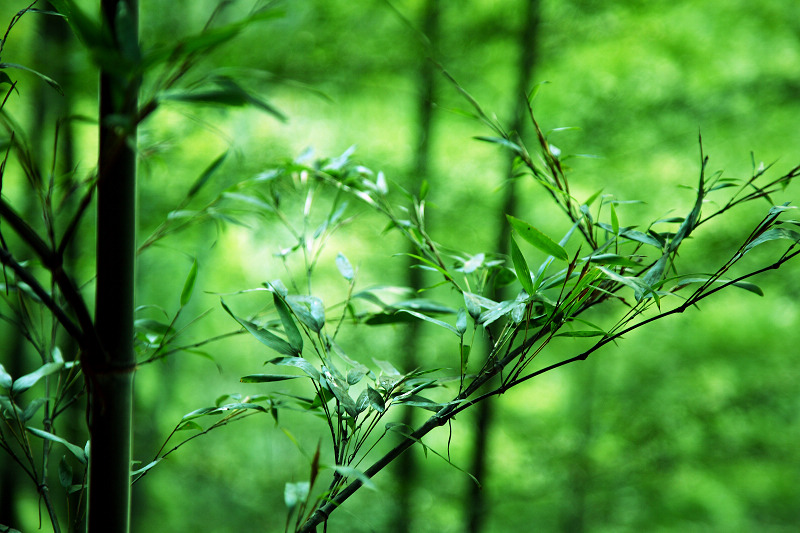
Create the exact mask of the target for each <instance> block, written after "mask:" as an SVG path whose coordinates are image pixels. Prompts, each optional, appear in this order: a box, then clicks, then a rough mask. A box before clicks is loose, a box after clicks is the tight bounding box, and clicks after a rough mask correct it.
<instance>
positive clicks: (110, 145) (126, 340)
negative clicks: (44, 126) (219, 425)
mask: <svg viewBox="0 0 800 533" xmlns="http://www.w3.org/2000/svg"><path fill="white" fill-rule="evenodd" d="M101 7H102V12H103V16H104V20H105V22H106V24H107V25H108V28H109V30H110V34H111V36H112V38H113V40H114V45H115V46H116V47H117V49H118V50H119V51H120V54H122V55H125V54H130V53H131V50H137V49H138V1H137V0H102V1H101ZM138 87H139V80H138V78H136V77H131V76H130V75H128V74H121V73H117V74H114V73H111V72H108V71H101V73H100V152H99V163H98V185H97V285H96V287H97V288H96V297H95V298H96V301H95V327H96V330H97V334H98V338H99V339H98V340H99V341H100V345H101V347H102V349H101V350H97V351H95V352H94V353H88V354H85V361H84V362H85V363H88V364H86V368H85V371H86V374H87V379H88V381H89V384H90V388H89V401H90V406H89V431H90V439H91V452H90V455H89V499H88V505H89V507H88V524H89V533H101V532H102V533H106V532H108V533H117V532H127V531H128V530H129V527H130V526H129V524H130V492H131V491H130V461H131V427H132V425H131V419H132V396H133V372H134V368H135V357H134V352H133V304H134V303H133V289H134V257H135V222H136V214H135V207H136V205H135V204H136V202H135V197H136V148H135V142H136V122H135V116H136V108H137V104H138V101H137V96H138ZM112 116H116V118H119V117H124V118H127V119H129V122H128V125H127V126H126V127H124V128H123V127H120V126H115V125H114V123H112V120H110V119H111V118H112ZM114 122H116V123H117V124H118V123H119V122H118V121H114Z"/></svg>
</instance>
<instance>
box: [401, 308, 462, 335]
mask: <svg viewBox="0 0 800 533" xmlns="http://www.w3.org/2000/svg"><path fill="white" fill-rule="evenodd" d="M399 312H401V313H408V314H409V315H413V316H415V317H417V318H419V319H420V320H424V321H426V322H430V323H431V324H436V325H437V326H439V327H442V328H445V329H447V330H450V331H452V332H453V333H455V334H456V335H460V334H459V333H458V330H457V329H456V328H454V327H453V326H451V325H450V324H448V323H447V322H442V321H441V320H437V319H435V318H431V317H429V316H425V315H423V314H422V313H417V312H416V311H410V310H408V309H400V310H399Z"/></svg>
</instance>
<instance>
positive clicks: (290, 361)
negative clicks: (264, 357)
mask: <svg viewBox="0 0 800 533" xmlns="http://www.w3.org/2000/svg"><path fill="white" fill-rule="evenodd" d="M266 364H270V365H280V366H293V367H295V368H299V369H300V370H302V371H303V372H305V373H306V374H307V375H308V377H310V378H311V379H313V380H314V381H319V370H317V369H316V368H314V366H313V365H312V364H311V363H309V362H308V361H306V360H305V359H303V358H302V357H277V358H275V359H272V360H270V361H267V363H266Z"/></svg>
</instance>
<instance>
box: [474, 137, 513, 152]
mask: <svg viewBox="0 0 800 533" xmlns="http://www.w3.org/2000/svg"><path fill="white" fill-rule="evenodd" d="M473 138H474V139H475V140H477V141H483V142H487V143H492V144H498V145H500V146H502V147H504V148H508V149H509V150H511V151H512V152H514V153H515V154H522V153H523V150H522V148H521V147H520V146H519V145H518V144H517V143H513V142H511V141H509V140H508V139H503V138H502V137H483V136H480V135H479V136H476V137H473Z"/></svg>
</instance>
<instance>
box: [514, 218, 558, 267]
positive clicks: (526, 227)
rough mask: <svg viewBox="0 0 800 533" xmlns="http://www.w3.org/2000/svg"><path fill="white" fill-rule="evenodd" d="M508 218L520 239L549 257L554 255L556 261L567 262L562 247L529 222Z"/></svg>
mask: <svg viewBox="0 0 800 533" xmlns="http://www.w3.org/2000/svg"><path fill="white" fill-rule="evenodd" d="M506 218H507V219H508V222H509V223H510V224H511V227H512V228H514V230H515V231H516V232H517V233H518V234H519V236H520V237H522V238H523V239H525V240H526V241H528V242H529V243H531V244H532V245H533V246H535V247H536V248H538V249H539V250H541V251H543V252H545V253H546V254H548V255H552V256H553V257H555V258H556V259H561V260H562V261H567V260H568V259H569V256H568V255H567V251H566V250H565V249H564V248H563V247H562V246H561V245H559V244H558V243H557V242H555V241H554V240H553V239H551V238H550V237H548V236H547V235H545V234H544V233H542V232H541V231H539V230H538V229H536V228H534V227H533V226H532V225H531V224H528V223H527V222H525V221H523V220H520V219H518V218H516V217H513V216H511V215H506Z"/></svg>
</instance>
